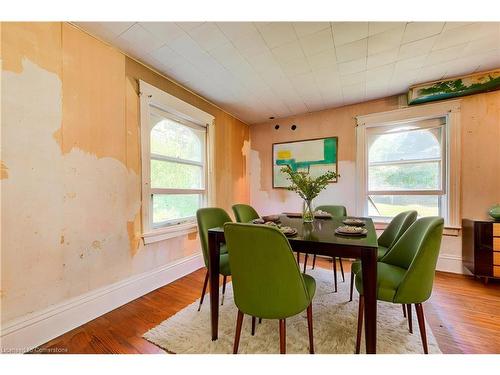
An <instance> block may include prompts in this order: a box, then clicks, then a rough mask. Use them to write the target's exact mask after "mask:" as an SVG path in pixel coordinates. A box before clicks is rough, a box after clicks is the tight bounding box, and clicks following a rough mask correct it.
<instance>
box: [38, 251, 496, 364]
mask: <svg viewBox="0 0 500 375" xmlns="http://www.w3.org/2000/svg"><path fill="white" fill-rule="evenodd" d="M344 263H345V264H344V267H345V269H346V272H348V270H349V268H350V267H349V263H348V262H347V261H344ZM309 264H310V263H309ZM316 266H320V267H325V268H329V269H331V263H329V261H328V260H325V259H319V258H318V262H317V263H316ZM204 275H205V270H204V269H203V270H198V271H196V272H194V273H192V274H190V275H187V276H185V277H183V278H181V279H179V280H177V281H175V282H173V283H172V284H169V285H166V286H164V287H162V288H159V289H157V290H155V291H153V292H151V293H149V294H147V295H145V296H143V297H140V298H138V299H136V300H134V301H132V302H130V303H128V304H126V305H124V306H121V307H119V308H117V309H115V310H113V311H111V312H109V313H107V314H105V315H103V316H101V317H99V318H97V319H94V320H92V321H90V322H88V323H86V324H84V325H82V326H81V327H78V328H76V329H74V330H72V331H69V332H67V333H65V334H64V335H62V336H60V337H58V338H55V339H54V340H51V341H50V342H48V343H46V344H44V345H42V346H41V347H39V348H37V350H36V352H38V353H44V352H46V353H49V352H57V353H74V354H76V353H164V351H163V350H162V349H160V348H158V347H157V346H155V345H153V344H151V343H149V342H148V341H146V340H144V339H143V338H142V337H141V336H142V335H143V334H144V332H146V331H148V330H149V329H151V328H153V327H154V326H156V325H157V324H159V323H161V322H162V321H163V320H165V319H167V318H169V317H170V316H172V315H174V314H175V313H176V312H178V311H179V310H181V309H183V308H184V307H186V306H187V305H189V304H191V303H192V302H194V301H195V300H196V299H197V298H198V297H199V295H200V292H201V287H202V285H203V278H204ZM339 281H340V285H339V286H340V287H342V288H348V284H347V283H348V282H349V281H348V280H347V278H346V284H345V285H344V284H343V283H342V282H341V279H340V273H339ZM203 308H204V309H209V299H208V298H205V301H204V303H203ZM424 311H425V314H426V318H427V321H428V322H429V324H430V326H431V329H432V331H433V333H434V336H435V337H436V339H437V341H438V343H439V346H440V348H441V350H442V351H443V353H500V283H498V282H490V283H489V284H488V285H487V286H485V285H483V284H482V283H481V282H479V281H477V280H474V279H473V278H472V277H466V276H462V275H454V274H447V273H440V272H438V273H437V275H436V280H435V283H434V291H433V295H432V297H431V299H430V300H429V301H427V302H426V303H425V304H424ZM413 316H414V318H415V314H413ZM414 327H416V320H415V322H414ZM414 334H417V335H418V331H416V332H415V333H414Z"/></svg>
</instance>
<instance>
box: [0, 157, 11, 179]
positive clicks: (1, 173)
mask: <svg viewBox="0 0 500 375" xmlns="http://www.w3.org/2000/svg"><path fill="white" fill-rule="evenodd" d="M0 166H1V167H0V180H3V179H5V178H9V168H7V166H6V165H5V164H4V163H3V161H2V162H0Z"/></svg>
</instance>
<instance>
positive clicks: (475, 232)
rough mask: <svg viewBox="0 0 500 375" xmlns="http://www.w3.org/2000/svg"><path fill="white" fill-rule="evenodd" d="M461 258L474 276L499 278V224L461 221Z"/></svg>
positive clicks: (490, 221) (492, 221)
mask: <svg viewBox="0 0 500 375" xmlns="http://www.w3.org/2000/svg"><path fill="white" fill-rule="evenodd" d="M462 257H463V261H464V265H465V267H466V268H467V269H468V270H469V271H470V272H472V273H473V274H474V276H478V277H483V278H484V281H485V283H486V282H488V279H489V278H491V277H493V278H500V222H498V221H494V220H488V219H486V220H472V219H463V220H462Z"/></svg>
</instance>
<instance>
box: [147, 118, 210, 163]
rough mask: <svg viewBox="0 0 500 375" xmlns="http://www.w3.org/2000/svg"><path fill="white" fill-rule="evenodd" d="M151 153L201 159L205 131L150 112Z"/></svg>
mask: <svg viewBox="0 0 500 375" xmlns="http://www.w3.org/2000/svg"><path fill="white" fill-rule="evenodd" d="M151 120H152V124H153V127H152V129H151V138H150V139H151V146H150V147H151V153H152V154H157V155H162V156H167V157H170V158H175V159H182V160H190V161H196V162H202V161H203V153H204V147H203V146H204V139H203V137H204V136H205V132H204V131H201V130H197V129H194V128H192V127H190V126H187V125H184V124H181V123H179V122H176V121H173V120H170V119H168V118H165V117H161V116H158V115H156V114H151Z"/></svg>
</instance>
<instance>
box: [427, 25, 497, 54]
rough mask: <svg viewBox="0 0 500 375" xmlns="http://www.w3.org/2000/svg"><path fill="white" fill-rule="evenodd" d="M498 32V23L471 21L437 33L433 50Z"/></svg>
mask: <svg viewBox="0 0 500 375" xmlns="http://www.w3.org/2000/svg"><path fill="white" fill-rule="evenodd" d="M496 32H498V24H497V23H491V24H488V23H486V22H481V23H479V22H478V23H471V24H468V25H465V26H460V27H456V28H454V29H451V30H448V31H445V32H443V33H442V34H440V35H439V37H438V39H437V41H436V43H435V44H434V46H433V50H438V49H443V48H447V47H451V46H454V45H457V44H462V43H465V42H469V41H471V40H477V39H481V38H483V37H485V36H487V35H489V34H492V33H496Z"/></svg>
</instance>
